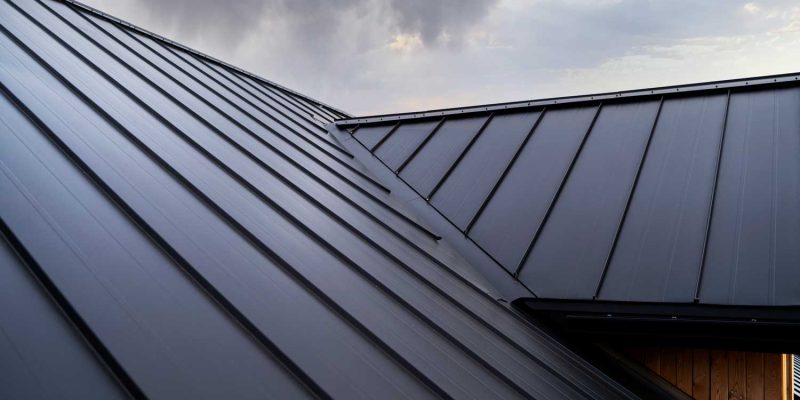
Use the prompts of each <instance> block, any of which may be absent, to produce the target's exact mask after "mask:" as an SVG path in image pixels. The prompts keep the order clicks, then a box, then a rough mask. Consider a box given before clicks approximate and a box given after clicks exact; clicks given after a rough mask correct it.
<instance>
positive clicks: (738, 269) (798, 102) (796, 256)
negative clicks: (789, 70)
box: [700, 88, 800, 305]
mask: <svg viewBox="0 0 800 400" xmlns="http://www.w3.org/2000/svg"><path fill="white" fill-rule="evenodd" d="M730 101H731V104H730V111H729V115H728V124H727V127H726V130H725V142H724V147H723V152H722V159H721V163H720V175H719V181H718V185H717V196H716V198H715V201H714V211H713V215H712V221H711V228H710V229H711V230H710V237H709V241H708V253H707V258H706V262H705V267H704V271H703V276H702V285H701V287H700V299H701V300H702V301H703V302H708V303H721V304H739V303H746V304H756V305H789V304H793V305H796V304H800V289H799V286H798V282H800V268H798V266H799V265H800V246H798V244H797V243H798V242H797V240H798V238H800V206H798V205H800V113H798V110H800V89H798V88H792V89H783V90H772V91H759V92H750V93H737V94H734V95H732V96H731V100H730Z"/></svg>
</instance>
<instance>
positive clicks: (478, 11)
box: [139, 0, 498, 45]
mask: <svg viewBox="0 0 800 400" xmlns="http://www.w3.org/2000/svg"><path fill="white" fill-rule="evenodd" d="M139 2H140V3H141V5H140V6H139V7H141V9H142V11H143V13H144V14H145V15H146V17H147V18H149V19H151V20H152V21H153V22H155V23H156V25H158V26H168V27H171V28H172V29H173V30H174V31H175V33H176V34H178V35H179V36H181V37H182V38H185V39H192V38H195V37H202V38H204V39H205V40H210V41H215V42H217V44H223V43H230V42H234V41H236V40H238V39H241V38H242V37H243V36H246V35H247V34H249V33H251V30H253V29H255V28H256V27H258V24H259V22H260V21H262V20H266V21H267V22H276V21H277V22H283V23H286V24H287V25H290V26H293V27H300V28H302V29H296V30H295V32H294V33H295V34H299V35H301V36H302V38H305V37H313V38H314V40H315V41H320V40H321V41H325V40H326V38H327V37H326V36H324V34H326V33H330V31H331V30H332V29H334V28H335V27H336V26H339V25H341V24H346V23H348V22H350V21H344V20H342V19H340V18H339V17H340V16H342V15H345V14H347V12H348V11H352V10H358V9H366V8H373V9H378V10H380V11H381V12H380V13H379V14H380V16H381V17H382V18H383V19H384V20H383V21H377V22H378V23H380V24H383V25H384V26H386V27H387V28H393V29H394V30H396V31H399V32H401V33H407V34H419V35H420V37H421V39H422V41H423V43H425V44H426V45H432V44H436V43H438V42H439V39H441V38H442V37H443V35H447V36H448V37H449V38H450V40H451V41H453V42H456V43H457V42H458V41H459V38H460V36H461V35H462V34H463V32H464V31H465V30H466V29H468V28H469V27H470V26H472V25H474V24H476V23H478V22H480V20H481V19H482V18H483V17H485V16H486V15H487V13H488V12H489V10H490V9H491V7H492V6H493V5H495V4H496V3H497V2H498V0H441V1H429V0H332V1H320V0H236V1H219V0H139ZM292 40H294V39H292ZM233 44H234V45H235V43H233Z"/></svg>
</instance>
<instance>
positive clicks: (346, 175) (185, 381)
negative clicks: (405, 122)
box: [0, 0, 634, 399]
mask: <svg viewBox="0 0 800 400" xmlns="http://www.w3.org/2000/svg"><path fill="white" fill-rule="evenodd" d="M0 93H2V95H0V127H1V128H0V237H1V238H0V371H2V373H0V398H114V397H126V396H133V397H152V398H188V397H191V398H264V397H273V398H296V397H322V398H328V397H336V398H348V399H349V398H414V399H417V398H429V397H446V398H447V397H453V398H479V399H488V398H539V399H557V398H559V399H560V398H563V399H575V398H608V399H610V398H629V397H634V396H633V394H631V393H630V392H628V391H627V390H626V389H624V388H623V387H621V386H620V385H618V384H617V383H615V382H614V381H612V380H610V379H609V378H608V377H606V376H605V375H604V374H603V373H602V372H600V371H598V370H596V369H595V368H594V367H593V366H591V365H589V364H588V363H587V362H585V361H584V360H582V359H581V358H579V357H578V356H576V355H575V354H573V353H572V352H570V351H569V350H568V349H566V348H565V347H564V346H562V345H561V344H560V343H559V342H558V341H557V340H556V339H554V338H553V337H551V336H550V335H549V334H547V333H545V332H543V331H542V330H540V329H539V328H537V327H536V326H534V325H532V324H531V323H529V322H528V321H527V320H525V319H524V318H523V317H521V316H519V315H518V314H516V312H515V311H513V310H511V309H510V308H509V307H508V306H507V304H504V303H502V302H499V301H496V300H495V298H494V297H493V295H496V292H497V290H498V289H497V288H495V287H494V286H493V284H492V283H490V282H489V281H487V280H484V279H482V278H481V276H480V275H479V274H478V273H477V272H476V271H475V270H474V267H473V266H472V265H471V264H470V263H469V262H468V261H466V260H465V259H464V258H463V257H462V256H461V255H459V252H458V251H457V249H456V248H455V247H453V246H451V245H449V244H448V243H447V242H445V241H441V240H438V234H437V233H436V232H434V231H432V228H426V227H425V226H424V225H423V224H420V223H419V222H417V221H416V220H415V217H413V216H412V215H411V214H410V213H409V211H408V210H407V207H406V206H405V205H403V204H402V201H401V200H400V199H398V197H397V196H395V194H393V193H390V192H389V190H388V189H387V188H385V187H384V186H383V185H382V184H380V183H378V182H377V181H376V180H375V179H374V178H372V177H371V176H370V175H369V173H368V172H367V171H366V170H365V169H364V167H363V166H362V165H361V163H360V162H359V161H358V160H355V159H354V158H353V157H352V156H351V155H350V154H349V152H348V151H347V150H345V149H344V148H343V147H342V146H341V145H340V144H339V143H337V141H336V140H334V139H332V138H331V137H330V136H329V135H327V134H326V132H325V129H324V128H323V124H325V123H328V122H330V121H332V120H333V119H334V118H339V117H341V116H343V115H342V113H340V112H338V111H336V110H334V109H331V108H328V107H326V106H324V105H322V104H320V103H318V102H316V101H314V100H312V99H309V98H307V97H305V96H300V95H298V94H296V93H294V92H291V91H287V90H284V89H283V88H281V87H278V86H276V85H273V84H271V83H270V82H268V81H264V80H261V79H259V78H257V77H254V76H252V75H250V74H245V73H242V72H241V71H239V70H236V69H232V68H230V67H229V66H227V65H224V64H221V63H219V62H216V61H215V60H213V59H210V58H208V57H205V56H203V55H201V54H198V53H194V52H191V51H187V49H185V48H183V47H180V46H176V45H174V44H173V43H172V42H168V41H164V40H162V39H160V38H158V37H156V36H154V35H151V34H147V33H146V32H143V31H141V30H139V29H132V28H131V27H130V26H129V25H127V24H122V23H120V22H119V21H118V20H115V19H110V18H107V17H106V16H104V15H102V14H99V13H97V12H94V11H92V10H91V9H88V8H86V7H81V6H76V5H75V4H74V3H72V2H61V1H53V0H46V1H39V0H36V1H30V0H4V1H0ZM444 128H445V127H443V129H444ZM448 129H449V128H448ZM387 148H390V147H387ZM508 285H510V286H509V287H513V286H514V283H513V282H512V283H510V284H508ZM504 290H508V289H507V288H506V289H504ZM518 290H520V291H522V289H521V288H518Z"/></svg>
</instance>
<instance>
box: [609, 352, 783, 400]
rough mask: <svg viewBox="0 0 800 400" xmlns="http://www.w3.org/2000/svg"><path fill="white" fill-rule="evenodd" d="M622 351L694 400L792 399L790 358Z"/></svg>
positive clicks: (769, 355)
mask: <svg viewBox="0 0 800 400" xmlns="http://www.w3.org/2000/svg"><path fill="white" fill-rule="evenodd" d="M623 351H624V353H626V354H627V355H628V356H629V357H631V359H633V360H635V361H637V362H639V363H641V364H643V365H645V366H646V367H647V368H649V369H650V370H651V371H653V372H655V373H656V374H658V375H660V376H661V377H663V378H664V379H666V380H667V381H669V382H670V383H672V384H673V385H675V386H677V387H678V388H679V389H681V390H682V391H684V392H685V393H686V394H688V395H690V396H692V397H693V398H695V399H701V400H790V399H792V394H791V391H792V384H791V383H792V378H791V376H792V375H791V371H792V368H791V356H787V355H782V354H772V353H753V352H743V351H724V350H708V349H690V348H676V347H626V348H624V349H623Z"/></svg>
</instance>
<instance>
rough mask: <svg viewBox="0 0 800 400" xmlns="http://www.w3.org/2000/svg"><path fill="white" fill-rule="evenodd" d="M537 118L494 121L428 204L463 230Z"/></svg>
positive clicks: (518, 116) (535, 115) (504, 117)
mask: <svg viewBox="0 0 800 400" xmlns="http://www.w3.org/2000/svg"><path fill="white" fill-rule="evenodd" d="M538 118H539V113H538V112H537V113H526V114H511V115H502V116H496V117H494V118H493V119H492V121H491V122H489V125H488V126H486V128H485V129H484V131H483V132H482V133H481V135H480V137H479V138H478V140H476V141H475V144H474V145H473V146H472V147H471V148H470V150H469V152H468V153H467V155H465V156H464V158H463V159H462V161H461V163H459V165H458V168H457V169H456V170H455V171H453V173H452V174H451V175H450V176H449V177H448V179H447V180H446V181H445V182H444V183H443V184H442V186H441V188H440V189H439V190H438V191H437V192H436V194H435V195H434V196H433V198H432V199H431V203H432V204H434V205H436V207H437V208H438V209H439V210H441V212H442V213H443V214H444V215H445V216H446V217H447V218H449V219H450V220H451V221H453V223H454V224H455V225H456V226H458V227H459V228H460V229H466V228H467V225H468V224H469V223H470V221H471V220H472V218H473V217H474V216H475V215H476V214H477V213H478V210H479V209H480V207H481V204H482V203H483V202H484V200H486V198H487V197H488V196H489V193H490V192H491V190H492V185H493V184H494V183H495V182H497V180H498V179H500V176H502V175H503V172H504V171H505V169H506V167H508V164H509V163H510V162H511V159H513V157H514V154H515V153H516V151H517V149H518V148H519V146H520V145H521V144H522V142H523V141H524V140H525V138H526V137H527V136H528V133H530V131H531V129H532V128H533V125H534V124H535V123H536V120H537V119H538ZM464 134H465V135H469V134H470V133H469V132H464Z"/></svg>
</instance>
